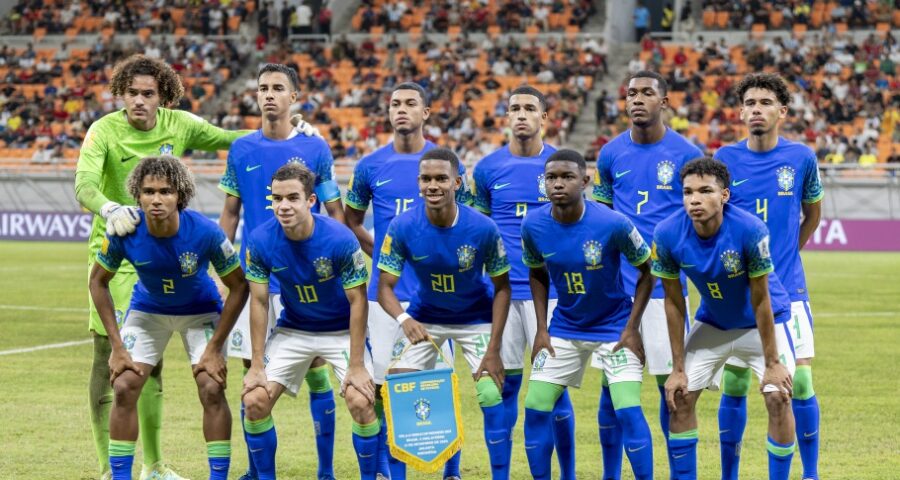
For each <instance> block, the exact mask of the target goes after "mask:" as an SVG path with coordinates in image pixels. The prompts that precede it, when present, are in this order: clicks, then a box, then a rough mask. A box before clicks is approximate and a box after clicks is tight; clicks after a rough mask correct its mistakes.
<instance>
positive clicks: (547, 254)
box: [541, 252, 556, 258]
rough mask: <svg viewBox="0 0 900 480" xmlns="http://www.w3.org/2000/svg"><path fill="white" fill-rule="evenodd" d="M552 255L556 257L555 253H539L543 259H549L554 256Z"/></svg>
mask: <svg viewBox="0 0 900 480" xmlns="http://www.w3.org/2000/svg"><path fill="white" fill-rule="evenodd" d="M554 255H556V252H550V253H543V252H541V256H542V257H544V258H550V257H552V256H554Z"/></svg>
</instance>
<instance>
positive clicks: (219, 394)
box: [197, 378, 225, 406]
mask: <svg viewBox="0 0 900 480" xmlns="http://www.w3.org/2000/svg"><path fill="white" fill-rule="evenodd" d="M197 393H198V395H199V396H200V403H201V404H202V405H204V406H213V405H220V404H222V403H224V402H225V389H224V388H222V385H220V384H219V382H217V381H215V380H213V379H211V378H208V379H207V380H205V381H198V382H197Z"/></svg>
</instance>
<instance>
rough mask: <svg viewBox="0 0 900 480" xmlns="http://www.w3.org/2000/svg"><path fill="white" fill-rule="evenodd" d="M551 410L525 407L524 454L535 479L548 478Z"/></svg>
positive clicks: (551, 440) (551, 447) (550, 456)
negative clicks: (544, 410)
mask: <svg viewBox="0 0 900 480" xmlns="http://www.w3.org/2000/svg"><path fill="white" fill-rule="evenodd" d="M552 416H553V412H542V411H540V410H534V409H531V408H525V455H526V456H527V457H528V466H529V468H530V469H531V476H532V477H533V478H534V479H535V480H550V459H551V458H552V457H553V429H552V427H553V426H552V421H553V420H552Z"/></svg>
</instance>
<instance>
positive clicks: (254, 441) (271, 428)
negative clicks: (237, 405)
mask: <svg viewBox="0 0 900 480" xmlns="http://www.w3.org/2000/svg"><path fill="white" fill-rule="evenodd" d="M244 431H245V432H246V433H247V447H248V448H249V449H250V456H251V457H253V463H254V465H256V474H257V478H259V480H274V479H275V451H276V450H277V449H278V435H277V434H276V433H275V422H274V421H273V420H272V416H271V415H269V416H268V417H266V418H264V419H262V420H257V421H252V420H247V419H246V418H245V419H244Z"/></svg>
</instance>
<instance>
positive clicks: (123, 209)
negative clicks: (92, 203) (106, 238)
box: [100, 202, 141, 237]
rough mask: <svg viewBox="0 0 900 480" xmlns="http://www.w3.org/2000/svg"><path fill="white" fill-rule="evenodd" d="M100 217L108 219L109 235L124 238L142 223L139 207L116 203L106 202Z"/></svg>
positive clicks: (107, 231)
mask: <svg viewBox="0 0 900 480" xmlns="http://www.w3.org/2000/svg"><path fill="white" fill-rule="evenodd" d="M100 216H101V217H103V218H104V219H106V233H107V235H116V236H118V237H122V236H125V235H128V234H129V233H132V232H134V229H135V227H137V224H139V223H141V217H140V215H138V209H137V207H130V206H127V205H119V204H118V203H116V202H106V203H105V204H103V207H101V208H100Z"/></svg>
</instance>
